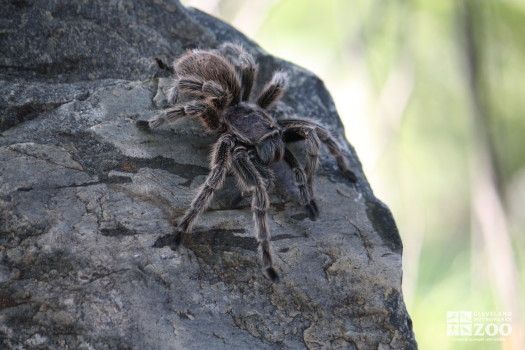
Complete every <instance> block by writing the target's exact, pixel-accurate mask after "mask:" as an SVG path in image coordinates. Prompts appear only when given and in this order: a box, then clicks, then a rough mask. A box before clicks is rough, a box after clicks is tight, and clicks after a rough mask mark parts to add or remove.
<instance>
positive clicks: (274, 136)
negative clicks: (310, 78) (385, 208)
mask: <svg viewBox="0 0 525 350" xmlns="http://www.w3.org/2000/svg"><path fill="white" fill-rule="evenodd" d="M257 68H258V67H257V64H256V62H255V60H254V58H253V56H252V55H250V54H249V53H248V52H246V51H245V50H244V49H243V48H242V47H241V46H239V45H235V44H231V43H226V44H223V45H221V46H220V47H219V48H218V49H215V50H197V49H196V50H189V51H187V52H186V53H184V54H183V55H182V56H181V57H180V58H179V59H177V60H176V61H175V63H174V70H175V74H176V75H177V77H176V81H175V83H174V85H173V87H172V89H171V90H170V93H169V96H168V99H169V102H170V104H171V105H172V106H173V107H171V108H169V109H167V110H165V111H164V112H163V113H162V114H161V115H159V116H158V117H156V118H154V119H152V120H149V121H145V120H139V121H137V126H138V127H139V128H141V129H143V130H151V129H155V128H157V127H159V126H161V125H163V124H165V123H169V122H174V121H176V120H178V119H180V118H185V117H189V118H198V119H199V120H200V122H201V123H202V125H203V126H204V127H205V128H206V129H208V130H209V131H214V132H217V133H219V134H220V137H219V139H218V141H217V142H216V143H215V144H214V146H213V151H212V155H211V171H210V173H209V174H208V176H207V178H206V181H205V182H204V184H203V185H202V187H200V189H199V191H198V194H197V196H196V197H195V198H194V200H193V202H192V203H191V206H190V208H189V209H188V210H187V211H186V213H185V214H184V216H183V217H182V219H181V220H180V222H179V224H178V226H177V228H176V230H175V244H176V245H177V246H178V245H179V244H180V243H181V242H182V241H183V238H184V235H186V234H189V233H190V231H191V228H192V226H193V223H194V222H195V220H196V219H197V216H198V215H199V214H201V213H202V212H203V211H204V210H205V209H206V208H207V206H208V205H209V203H210V201H211V199H212V196H213V193H214V192H215V191H216V190H218V189H219V188H220V187H221V186H222V183H223V181H224V179H225V177H226V175H227V173H228V172H232V173H233V175H234V176H235V177H236V178H237V182H238V184H239V187H240V189H241V190H242V191H243V192H245V193H250V194H251V196H252V204H251V205H252V211H253V220H254V222H255V233H256V238H257V241H258V243H259V246H260V248H261V252H262V262H263V266H264V269H265V271H266V273H267V274H268V276H269V277H270V278H271V279H272V280H274V281H278V280H279V275H278V274H277V272H276V271H275V268H274V264H273V259H272V249H271V245H270V239H271V237H270V231H269V229H268V214H267V210H268V208H269V205H270V200H269V198H268V187H269V186H270V184H271V182H272V178H273V176H272V171H271V169H269V167H268V166H269V165H270V164H272V163H275V162H277V161H280V160H283V159H284V161H285V162H286V163H287V164H288V165H289V166H290V168H291V170H292V171H293V173H294V174H295V180H296V183H297V186H298V187H299V193H300V202H301V205H303V206H304V207H305V209H306V212H307V214H308V217H309V218H310V219H311V220H316V219H317V217H318V215H319V210H318V208H317V204H316V203H315V200H314V193H313V186H312V185H313V184H312V178H313V174H314V172H315V170H316V168H317V165H318V162H319V159H318V158H319V147H320V142H321V141H322V142H323V143H325V144H326V146H327V147H328V149H329V150H330V152H331V153H332V154H333V155H334V156H335V158H336V161H337V165H338V166H339V168H340V169H341V171H343V172H344V174H345V176H346V177H347V178H348V179H349V180H351V181H353V182H355V181H356V180H357V178H356V176H355V174H354V173H353V172H352V171H351V170H349V169H348V167H347V166H346V164H345V161H344V159H343V155H342V153H341V150H340V148H339V146H338V145H337V143H336V142H335V141H334V139H333V138H332V136H331V135H330V133H329V132H328V131H327V130H326V129H325V128H324V127H322V126H321V125H319V124H317V123H314V122H312V121H309V120H305V119H300V118H294V119H282V120H275V119H274V118H272V117H271V116H270V115H268V113H267V112H266V111H267V110H268V109H270V108H271V107H272V106H274V105H275V104H276V103H277V102H278V101H279V100H280V99H281V97H282V96H283V94H284V91H285V89H286V86H287V83H288V77H287V75H286V73H284V72H282V71H279V72H275V73H274V74H273V77H272V79H271V80H270V81H269V82H267V83H266V85H265V86H264V87H263V89H262V91H261V92H260V93H259V95H258V96H257V98H256V100H255V102H251V101H250V95H251V92H252V88H253V86H254V82H255V77H256V75H257ZM180 93H182V94H185V95H186V96H187V97H189V102H186V103H180V104H177V103H176V102H177V97H178V94H180ZM297 140H304V141H305V146H306V157H307V159H306V165H305V167H304V168H303V166H302V165H301V164H300V163H299V161H298V160H297V158H296V157H295V155H294V154H293V153H292V152H291V151H290V150H289V149H288V148H287V147H286V143H287V142H292V141H297Z"/></svg>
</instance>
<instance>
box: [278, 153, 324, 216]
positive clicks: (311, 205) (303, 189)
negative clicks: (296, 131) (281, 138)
mask: <svg viewBox="0 0 525 350" xmlns="http://www.w3.org/2000/svg"><path fill="white" fill-rule="evenodd" d="M284 161H285V162H286V163H287V164H288V165H289V166H290V168H291V169H292V171H293V173H294V175H295V182H296V183H297V186H298V187H299V195H300V198H301V205H302V206H304V207H305V209H306V213H307V214H308V217H309V218H310V220H312V221H315V220H317V218H318V217H319V209H318V208H317V203H316V202H315V200H314V199H313V198H312V196H313V193H310V191H309V190H308V188H307V184H306V183H307V180H306V179H307V178H306V174H305V172H304V169H303V167H302V166H301V164H299V161H298V160H297V158H296V157H295V155H294V154H293V153H292V151H290V150H289V149H285V151H284Z"/></svg>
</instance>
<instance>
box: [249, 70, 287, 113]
mask: <svg viewBox="0 0 525 350" xmlns="http://www.w3.org/2000/svg"><path fill="white" fill-rule="evenodd" d="M287 85H288V75H287V74H286V73H285V72H275V73H274V74H273V77H272V80H270V81H269V82H268V83H267V84H266V85H265V86H264V88H263V90H262V92H261V94H260V95H259V97H258V98H257V102H256V103H257V105H258V106H259V107H261V108H263V109H269V108H270V107H272V106H273V105H275V104H276V103H277V102H278V101H279V100H280V99H281V97H283V94H284V91H285V90H286V86H287Z"/></svg>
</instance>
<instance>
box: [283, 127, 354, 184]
mask: <svg viewBox="0 0 525 350" xmlns="http://www.w3.org/2000/svg"><path fill="white" fill-rule="evenodd" d="M278 123H279V125H281V126H282V127H284V128H285V129H286V130H287V132H288V133H289V134H290V135H285V137H287V138H288V139H290V141H296V140H297V139H299V138H298V137H296V136H297V135H299V136H301V137H300V138H304V135H303V133H302V132H301V130H308V129H314V130H315V132H316V134H317V135H318V137H319V139H320V140H321V141H322V142H323V143H324V144H325V145H326V146H327V147H328V150H329V151H330V153H331V154H332V155H333V156H334V157H335V160H336V162H337V166H338V167H339V169H340V170H341V171H342V172H343V174H344V175H345V176H346V178H347V179H349V180H350V181H352V182H357V176H356V175H355V173H354V172H353V171H351V170H350V169H349V168H348V166H347V165H346V162H345V160H344V157H343V153H342V152H341V148H340V147H339V145H338V144H337V142H335V140H334V138H333V136H332V135H331V134H330V132H329V131H328V130H326V129H325V128H324V127H322V126H321V125H319V124H317V123H314V122H312V121H309V120H303V119H287V120H279V121H278Z"/></svg>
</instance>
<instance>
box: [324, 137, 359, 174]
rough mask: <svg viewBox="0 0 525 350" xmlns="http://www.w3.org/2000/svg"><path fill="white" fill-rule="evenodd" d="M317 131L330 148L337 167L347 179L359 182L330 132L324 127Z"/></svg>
mask: <svg viewBox="0 0 525 350" xmlns="http://www.w3.org/2000/svg"><path fill="white" fill-rule="evenodd" d="M316 131H317V135H318V136H319V139H320V140H321V141H322V142H323V143H324V144H325V145H326V146H327V147H328V150H329V151H330V153H332V155H333V156H334V158H335V160H336V162H337V166H338V167H339V169H340V170H341V171H342V172H343V174H344V175H345V176H346V178H347V179H349V180H350V181H352V182H357V176H356V175H355V173H354V172H353V171H352V170H350V169H349V168H348V166H347V165H346V162H345V159H344V157H343V153H342V152H341V148H340V147H339V145H338V144H337V143H336V142H335V140H334V138H333V137H332V135H330V133H329V132H328V130H326V129H325V128H322V127H317V128H316Z"/></svg>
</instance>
